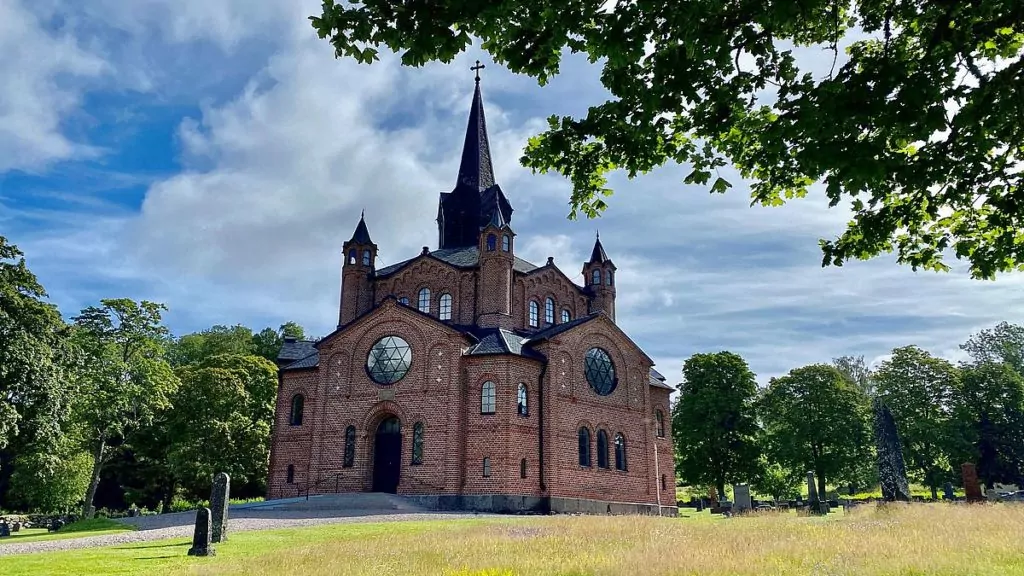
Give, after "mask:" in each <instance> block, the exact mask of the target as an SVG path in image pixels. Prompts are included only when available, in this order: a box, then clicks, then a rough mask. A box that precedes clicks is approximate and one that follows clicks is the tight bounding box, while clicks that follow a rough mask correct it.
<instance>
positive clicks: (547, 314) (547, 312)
mask: <svg viewBox="0 0 1024 576" xmlns="http://www.w3.org/2000/svg"><path fill="white" fill-rule="evenodd" d="M544 321H545V322H547V323H548V324H554V323H555V301H554V300H553V299H551V298H547V299H545V300H544Z"/></svg>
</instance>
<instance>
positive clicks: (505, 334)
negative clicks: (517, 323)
mask: <svg viewBox="0 0 1024 576" xmlns="http://www.w3.org/2000/svg"><path fill="white" fill-rule="evenodd" d="M470 335H471V336H472V337H473V338H476V339H478V340H479V342H477V343H476V344H475V345H473V346H472V347H470V349H469V350H468V351H467V352H466V355H467V356H482V355H485V354H512V355H514V356H523V357H526V358H535V359H537V360H543V359H544V356H543V355H542V354H540V353H539V352H535V351H533V350H530V349H529V348H523V342H524V341H525V338H524V337H523V336H520V335H519V334H516V333H514V332H510V331H508V330H504V329H501V328H497V329H494V328H491V329H486V330H481V329H477V330H474V331H472V332H470Z"/></svg>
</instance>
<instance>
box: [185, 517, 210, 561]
mask: <svg viewBox="0 0 1024 576" xmlns="http://www.w3.org/2000/svg"><path fill="white" fill-rule="evenodd" d="M188 555H189V556H215V555H216V553H215V551H214V549H213V545H212V544H210V509H209V508H200V509H198V510H196V530H195V532H193V533H192V547H191V548H189V549H188Z"/></svg>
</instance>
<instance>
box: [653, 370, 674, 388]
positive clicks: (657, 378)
mask: <svg viewBox="0 0 1024 576" xmlns="http://www.w3.org/2000/svg"><path fill="white" fill-rule="evenodd" d="M651 386H654V387H655V388H664V389H665V390H675V388H673V387H671V386H669V385H668V384H666V383H665V377H664V376H662V375H661V372H658V371H657V370H655V369H654V368H651Z"/></svg>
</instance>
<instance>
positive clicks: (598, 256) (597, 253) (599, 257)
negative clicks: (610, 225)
mask: <svg viewBox="0 0 1024 576" xmlns="http://www.w3.org/2000/svg"><path fill="white" fill-rule="evenodd" d="M607 261H608V255H607V254H605V253H604V246H602V245H601V237H600V236H598V237H597V240H596V241H595V242H594V251H593V252H591V253H590V262H589V263H590V264H604V263H605V262H607Z"/></svg>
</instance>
